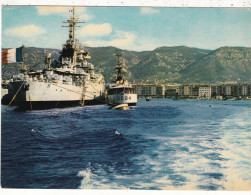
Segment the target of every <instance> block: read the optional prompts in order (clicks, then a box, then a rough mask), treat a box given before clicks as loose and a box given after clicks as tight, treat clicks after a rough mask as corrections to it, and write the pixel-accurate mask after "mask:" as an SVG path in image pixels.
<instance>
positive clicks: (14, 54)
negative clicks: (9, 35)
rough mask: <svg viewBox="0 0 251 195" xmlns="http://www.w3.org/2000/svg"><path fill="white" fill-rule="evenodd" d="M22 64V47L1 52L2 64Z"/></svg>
mask: <svg viewBox="0 0 251 195" xmlns="http://www.w3.org/2000/svg"><path fill="white" fill-rule="evenodd" d="M15 62H23V47H19V48H15V49H8V50H5V51H3V52H2V64H8V63H15Z"/></svg>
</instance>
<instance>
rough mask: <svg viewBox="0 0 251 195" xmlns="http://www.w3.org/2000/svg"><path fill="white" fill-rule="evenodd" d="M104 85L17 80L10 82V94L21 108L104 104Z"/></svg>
mask: <svg viewBox="0 0 251 195" xmlns="http://www.w3.org/2000/svg"><path fill="white" fill-rule="evenodd" d="M103 93H104V86H103V85H101V84H95V83H92V86H90V85H87V86H86V87H80V86H74V85H71V84H63V83H53V82H52V83H51V82H49V83H47V82H39V81H30V82H27V81H20V82H18V81H16V82H10V83H9V95H10V97H12V98H13V99H14V103H15V105H17V106H18V107H19V108H21V109H48V108H59V107H70V106H81V105H95V104H102V103H103V102H104V101H103V98H104V97H103Z"/></svg>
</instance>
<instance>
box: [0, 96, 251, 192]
mask: <svg viewBox="0 0 251 195" xmlns="http://www.w3.org/2000/svg"><path fill="white" fill-rule="evenodd" d="M4 108H5V106H2V116H1V118H2V124H1V127H2V128H1V131H2V132H1V134H2V140H1V147H2V148H1V149H2V154H1V155H2V156H1V163H2V164H1V166H2V169H1V185H2V187H3V188H59V189H66V188H70V189H78V188H83V189H87V188H88V189H144V190H151V189H154V190H158V189H170V190H187V189H188V190H250V189H251V187H250V186H251V122H250V118H251V101H172V100H166V99H163V100H152V101H150V102H146V101H144V100H139V103H138V106H136V107H132V109H131V110H128V111H122V110H109V109H108V106H105V105H101V106H86V107H74V108H65V109H51V110H42V111H38V110H36V111H35V110H34V111H26V112H18V111H14V110H13V109H14V108H13V107H12V108H10V109H9V110H8V111H7V112H6V111H5V110H4Z"/></svg>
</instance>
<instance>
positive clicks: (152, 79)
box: [2, 46, 251, 84]
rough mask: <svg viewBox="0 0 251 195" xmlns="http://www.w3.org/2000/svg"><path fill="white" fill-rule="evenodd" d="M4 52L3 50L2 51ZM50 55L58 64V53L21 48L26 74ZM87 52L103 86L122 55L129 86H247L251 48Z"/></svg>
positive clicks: (8, 67) (7, 70) (9, 67)
mask: <svg viewBox="0 0 251 195" xmlns="http://www.w3.org/2000/svg"><path fill="white" fill-rule="evenodd" d="M3 50H4V49H3ZM46 50H48V51H49V52H51V53H52V61H54V60H58V57H59V55H60V51H61V50H59V49H51V48H48V49H43V48H36V47H28V48H25V53H26V54H27V60H26V62H27V63H26V64H27V68H28V70H30V69H32V70H41V69H43V67H44V63H43V61H44V56H45V51H46ZM85 50H86V51H89V52H90V55H91V57H92V58H91V59H90V60H89V62H91V63H93V64H94V66H95V71H96V72H99V73H101V74H103V75H104V77H105V80H106V82H110V80H111V79H112V78H113V74H114V73H115V72H114V69H115V65H116V63H117V59H116V56H115V53H116V52H117V51H118V50H119V51H121V53H122V57H121V61H122V64H123V65H124V67H125V70H126V72H125V77H126V78H127V79H128V80H129V81H130V82H133V83H163V84H167V83H194V82H197V83H216V82H227V81H234V82H251V78H250V75H251V48H249V47H228V46H226V47H220V48H217V49H215V50H206V49H199V48H191V47H187V46H175V47H167V46H163V47H158V48H155V49H154V50H151V51H129V50H122V49H119V48H116V47H111V46H110V47H85ZM19 69H20V66H19V65H18V64H3V65H2V79H9V78H11V75H12V74H17V73H18V70H19Z"/></svg>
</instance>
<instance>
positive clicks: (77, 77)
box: [6, 8, 105, 109]
mask: <svg viewBox="0 0 251 195" xmlns="http://www.w3.org/2000/svg"><path fill="white" fill-rule="evenodd" d="M64 23H68V25H67V26H62V27H69V38H68V40H66V42H65V44H64V45H63V48H62V51H61V54H60V57H59V66H57V67H56V68H55V67H52V66H51V54H50V53H49V52H47V53H46V57H45V68H44V70H40V71H27V68H26V66H25V64H24V65H23V67H24V68H23V69H22V71H21V73H19V74H17V75H13V78H12V79H11V81H10V82H9V85H8V88H9V92H8V93H9V95H10V97H11V101H10V103H9V105H10V104H11V103H12V102H14V103H15V105H17V106H18V107H19V108H22V109H48V108H55V107H56V108H57V107H69V106H81V105H82V106H83V105H86V104H89V105H93V104H100V103H103V102H104V101H103V99H104V94H105V81H104V77H103V76H102V75H101V74H97V73H95V72H94V65H93V64H91V63H89V62H88V61H87V60H88V59H90V58H91V57H90V55H89V52H86V51H85V50H84V49H83V48H82V45H81V44H80V43H79V41H78V40H77V39H75V27H76V24H77V23H83V22H79V20H78V18H77V17H75V10H74V8H73V12H72V16H71V17H70V19H68V20H67V21H66V22H64ZM9 105H8V106H9ZM8 106H7V107H6V108H8Z"/></svg>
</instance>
